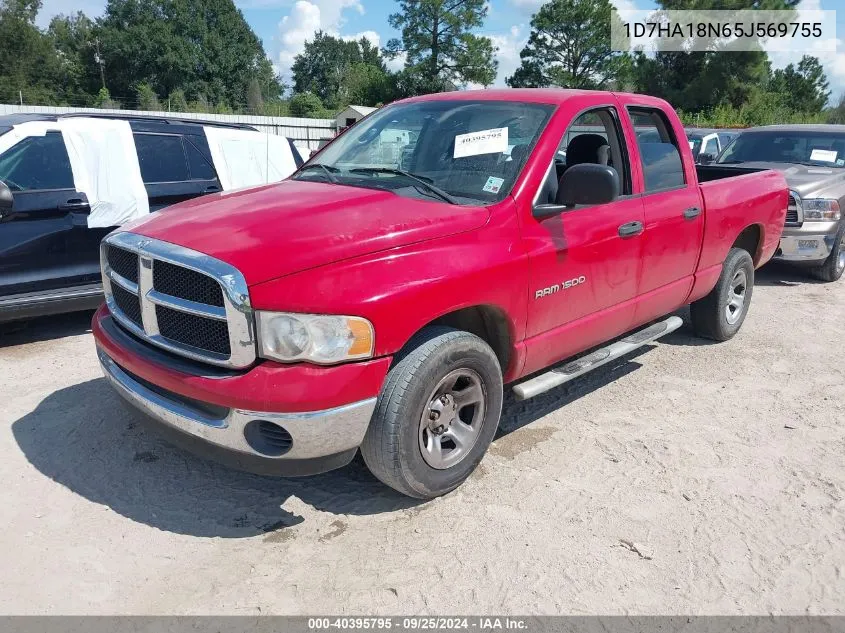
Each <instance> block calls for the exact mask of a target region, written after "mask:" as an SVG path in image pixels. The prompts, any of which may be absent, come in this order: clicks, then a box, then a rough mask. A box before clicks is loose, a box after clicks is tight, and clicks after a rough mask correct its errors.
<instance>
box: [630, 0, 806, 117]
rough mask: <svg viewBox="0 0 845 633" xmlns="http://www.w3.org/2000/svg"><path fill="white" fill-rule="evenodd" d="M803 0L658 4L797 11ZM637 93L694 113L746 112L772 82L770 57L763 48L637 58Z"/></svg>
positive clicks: (662, 2)
mask: <svg viewBox="0 0 845 633" xmlns="http://www.w3.org/2000/svg"><path fill="white" fill-rule="evenodd" d="M796 4H798V0H658V5H659V7H660V8H661V9H665V10H680V9H696V10H702V11H703V10H712V9H724V10H736V9H778V10H785V9H791V8H793V7H795V5H796ZM633 77H634V85H635V89H636V90H637V91H639V92H645V93H647V94H653V95H655V96H659V97H663V98H664V99H666V100H667V101H669V102H670V103H671V104H672V105H674V106H675V107H677V108H680V109H682V110H685V111H688V112H701V111H709V110H712V109H713V108H715V107H717V106H720V105H730V106H732V107H734V108H740V107H742V105H743V104H744V103H746V102H748V101H749V100H751V99H752V96H753V95H754V93H755V92H757V91H759V90H760V89H761V87H763V86H765V85H766V84H767V83H768V78H769V65H768V57H767V55H766V53H765V52H764V51H762V50H758V51H731V52H729V53H728V52H724V51H722V50H719V49H718V48H714V49H713V50H707V51H696V52H689V53H687V52H661V53H657V54H656V55H655V56H654V57H653V58H651V57H647V56H645V55H642V54H639V55H635V59H634V65H633Z"/></svg>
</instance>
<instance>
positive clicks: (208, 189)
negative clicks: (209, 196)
mask: <svg viewBox="0 0 845 633" xmlns="http://www.w3.org/2000/svg"><path fill="white" fill-rule="evenodd" d="M217 191H220V187H218V186H217V185H209V186H208V187H206V188H205V191H204V192H203V193H215V192H217Z"/></svg>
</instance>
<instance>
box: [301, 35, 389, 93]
mask: <svg viewBox="0 0 845 633" xmlns="http://www.w3.org/2000/svg"><path fill="white" fill-rule="evenodd" d="M291 71H292V74H293V90H294V92H295V93H306V92H311V93H313V94H315V95H317V96H318V97H319V98H320V100H321V101H322V102H323V103H324V104H326V106H327V107H329V108H341V107H343V106H345V105H348V104H349V103H353V102H354V103H358V104H359V105H371V104H370V103H369V100H370V99H371V98H372V97H373V96H375V97H381V96H382V94H381V92H379V91H380V90H381V89H382V88H380V86H382V84H384V82H385V81H387V79H386V77H387V67H386V66H385V64H384V59H382V56H381V53H380V52H379V49H378V47H376V46H374V45H373V44H372V43H371V42H370V41H369V40H368V39H367V38H364V37H362V38H361V39H360V40H358V41H357V42H356V41H349V40H343V39H340V38H338V37H334V36H332V35H328V34H327V33H324V32H323V31H317V32H316V33H315V34H314V39H312V40H311V41H307V42H305V48H304V49H303V51H302V52H301V53H300V54H299V55H297V56H296V57H295V58H294V61H293V65H292V66H291ZM350 73H354V74H355V77H354V79H353V80H352V83H354V86H352V85H350ZM367 81H372V82H373V85H369V84H366V82H367ZM362 82H364V83H362ZM353 93H354V95H355V96H353ZM362 95H363V96H362ZM376 100H378V98H377V99H376Z"/></svg>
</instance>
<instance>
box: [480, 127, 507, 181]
mask: <svg viewBox="0 0 845 633" xmlns="http://www.w3.org/2000/svg"><path fill="white" fill-rule="evenodd" d="M505 129H507V128H505ZM503 182H505V179H504V178H496V177H495V176H490V177H489V178H488V179H487V184H485V185H484V189H483V190H484V191H486V192H487V193H499V189H501V188H502V183H503Z"/></svg>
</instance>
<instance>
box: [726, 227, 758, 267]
mask: <svg viewBox="0 0 845 633" xmlns="http://www.w3.org/2000/svg"><path fill="white" fill-rule="evenodd" d="M763 236H764V234H763V227H762V226H761V225H759V224H749V225H748V226H746V227H745V228H744V229H743V230H742V231H741V232H740V234H739V235H738V236H737V238H736V240H734V243H733V244H732V245H731V248H741V249H742V250H744V251H746V252H747V253H748V254H749V255H751V260H752V261H753V262H754V266H755V268H756V267H757V266H758V265H759V264H760V259H761V257H762V249H763Z"/></svg>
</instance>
